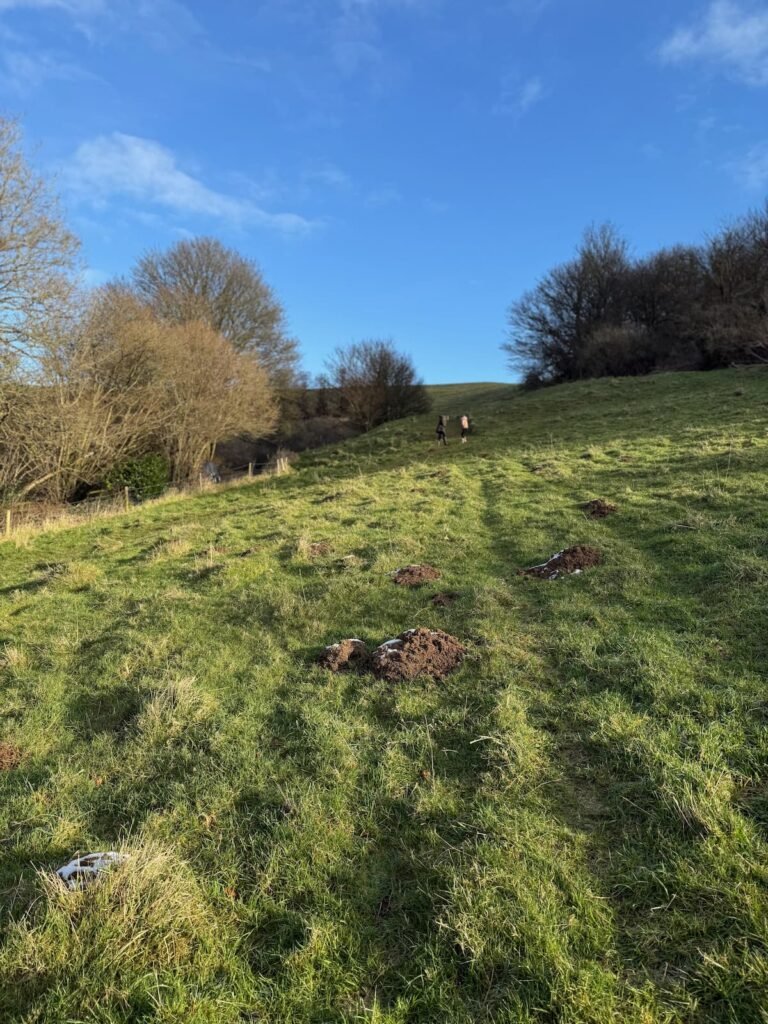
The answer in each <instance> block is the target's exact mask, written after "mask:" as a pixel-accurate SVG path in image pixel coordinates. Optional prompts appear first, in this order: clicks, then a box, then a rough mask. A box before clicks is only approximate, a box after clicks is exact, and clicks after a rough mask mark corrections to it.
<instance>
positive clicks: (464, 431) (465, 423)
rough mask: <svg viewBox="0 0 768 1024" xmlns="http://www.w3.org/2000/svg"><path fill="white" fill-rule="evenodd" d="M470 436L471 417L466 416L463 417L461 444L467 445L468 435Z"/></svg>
mask: <svg viewBox="0 0 768 1024" xmlns="http://www.w3.org/2000/svg"><path fill="white" fill-rule="evenodd" d="M468 434H469V416H467V415H464V416H462V417H461V443H462V444H466V443H467V435H468Z"/></svg>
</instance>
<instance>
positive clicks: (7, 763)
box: [0, 743, 24, 772]
mask: <svg viewBox="0 0 768 1024" xmlns="http://www.w3.org/2000/svg"><path fill="white" fill-rule="evenodd" d="M23 757H24V754H23V752H22V750H21V747H17V746H16V744H15V743H0V772H9V771H10V770H11V769H12V768H18V766H19V765H20V764H21V761H22V758H23Z"/></svg>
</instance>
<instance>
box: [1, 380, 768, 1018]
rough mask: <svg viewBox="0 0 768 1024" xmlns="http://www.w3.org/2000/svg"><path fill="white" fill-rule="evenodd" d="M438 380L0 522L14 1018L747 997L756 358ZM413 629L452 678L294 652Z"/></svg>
mask: <svg viewBox="0 0 768 1024" xmlns="http://www.w3.org/2000/svg"><path fill="white" fill-rule="evenodd" d="M737 392H741V394H737ZM434 394H435V399H436V402H435V415H434V416H432V415H430V416H427V417H423V418H420V419H418V420H413V421H403V422H398V423H394V424H391V425H389V426H388V427H386V428H383V429H381V430H379V431H376V432H374V433H373V434H371V435H366V436H362V437H359V438H356V439H355V440H353V441H351V442H348V443H347V444H344V445H341V446H338V447H336V448H333V449H330V450H328V449H326V450H321V451H318V452H314V453H310V454H307V455H306V456H304V458H303V460H302V462H301V463H300V465H299V466H298V468H297V469H296V470H295V471H294V472H292V473H291V474H290V475H289V476H286V477H284V478H276V479H272V480H270V481H267V482H254V483H253V484H251V485H246V486H241V487H238V488H234V489H231V490H226V491H222V492H216V491H214V490H211V491H207V492H206V493H204V494H200V495H193V496H187V497H185V498H183V499H182V498H175V499H173V500H169V501H166V502H162V503H158V504H153V505H150V506H148V507H145V508H140V509H139V508H137V509H133V510H131V511H129V512H124V513H122V514H120V515H119V516H116V517H113V518H109V519H102V520H99V521H97V522H94V523H91V524H89V525H86V526H79V527H77V528H74V529H63V528H59V529H57V530H56V531H55V532H51V533H42V534H31V533H30V534H29V535H28V536H27V537H26V538H25V544H24V546H22V547H15V546H14V545H8V544H6V545H0V742H6V743H12V744H14V745H15V746H16V747H18V748H19V749H20V750H21V751H23V754H24V756H23V759H22V760H21V761H20V763H18V765H17V766H16V767H13V768H10V769H9V770H6V771H2V772H0V839H1V840H2V842H0V891H2V893H3V898H2V901H1V904H2V909H1V910H0V937H1V941H2V945H0V1020H2V1021H6V1020H8V1021H9V1022H18V1024H21V1022H25V1024H28V1022H33V1021H34V1022H38V1021H39V1022H46V1024H47V1022H56V1024H58V1022H62V1024H64V1022H73V1021H88V1022H91V1021H97V1022H109V1024H117V1022H134V1021H135V1022H139V1021H141V1022H144V1021H162V1022H179V1024H181V1022H184V1024H188V1022H192V1024H202V1022H205V1024H209V1022H210V1024H218V1022H225V1024H226V1022H230V1021H231V1022H233V1024H234V1022H242V1021H248V1020H253V1021H264V1022H267V1021H268V1022H273V1021H306V1022H327V1021H350V1022H352V1021H360V1020H371V1021H377V1022H382V1024H406V1022H407V1024H411V1022H427V1021H429V1022H432V1021H441V1022H442V1021H445V1022H462V1024H463V1022H470V1021H472V1022H474V1021H494V1022H495V1021H500V1022H502V1021H503V1022H515V1024H517V1022H520V1024H523V1022H525V1024H531V1022H542V1024H543V1022H555V1021H557V1022H568V1024H587V1022H589V1024H603V1022H609V1021H616V1022H625V1021H627V1022H636V1024H661V1022H665V1024H666V1022H686V1024H688V1022H696V1024H699V1022H701V1024H704V1022H707V1024H708V1022H717V1024H720V1022H722V1024H726V1022H728V1024H737V1022H738V1024H750V1022H761V1021H762V1022H764V1021H765V1020H766V1019H768V996H766V992H767V991H768V957H767V955H766V946H767V944H768V902H767V900H766V897H767V896H768V877H767V875H768V868H767V867H766V864H768V860H766V852H768V851H767V850H766V830H767V829H768V782H767V781H766V779H767V769H766V765H767V764H768V757H767V756H766V755H767V754H768V703H766V671H765V665H766V645H768V629H767V628H766V627H767V626H768V622H767V619H768V615H767V613H766V608H767V607H768V572H766V570H765V565H766V555H768V549H767V548H766V538H765V524H766V522H768V486H767V485H766V480H767V478H766V472H765V466H766V459H768V429H767V428H768V373H766V372H765V371H763V370H762V369H757V370H744V371H726V372H722V373H716V374H680V375H668V376H660V377H653V378H648V379H642V380H633V381H600V382H584V383H582V384H576V385H571V386H567V387H562V388H556V389H551V390H546V391H542V392H537V393H533V394H523V393H521V392H519V391H518V390H517V389H515V388H511V387H506V386H499V385H466V386H459V385H455V386H449V387H445V388H437V389H434ZM437 412H444V413H446V414H448V415H450V416H451V417H452V419H451V420H450V421H449V440H450V444H449V447H448V448H447V449H446V450H438V448H437V446H436V445H435V442H434V432H433V431H434V422H433V420H436V414H437ZM463 412H468V413H469V414H470V415H471V416H472V418H473V420H474V421H475V424H476V433H475V434H474V435H473V436H472V437H471V439H470V443H469V444H468V445H466V446H462V445H460V444H458V443H457V430H456V418H457V417H458V416H459V415H460V414H461V413H463ZM595 497H602V498H605V499H607V500H608V501H611V502H614V503H615V504H616V505H617V506H618V512H617V513H616V515H614V516H612V517H609V518H607V519H603V520H593V519H590V518H588V517H587V516H586V515H585V513H584V510H583V508H582V504H583V503H584V502H585V501H587V500H589V499H591V498H595ZM577 543H581V544H589V545H593V546H595V547H598V548H600V550H601V551H602V552H603V555H604V563H603V565H602V566H601V567H600V568H598V569H594V570H592V571H590V572H588V573H586V574H584V575H582V576H579V577H571V578H567V579H564V580H560V581H558V582H555V583H546V582H538V581H535V580H532V579H529V578H524V577H520V576H518V575H517V572H518V570H519V569H520V568H523V567H525V566H528V565H533V564H536V563H539V562H542V561H544V560H545V559H546V558H548V557H549V556H550V555H552V554H553V553H555V552H556V551H559V550H561V549H562V548H564V547H566V546H569V545H571V544H577ZM419 561H423V562H427V563H429V564H431V565H434V566H437V567H438V568H440V570H441V571H442V573H443V577H442V579H441V580H440V581H438V582H437V583H435V584H434V585H432V584H430V585H428V586H426V587H424V588H421V589H418V590H413V591H408V590H405V589H403V588H400V587H396V586H394V585H393V584H392V581H391V577H390V573H391V572H392V571H393V570H394V569H397V568H398V567H399V566H402V565H404V564H406V563H411V562H419ZM438 591H451V592H455V593H456V594H458V595H459V596H458V599H457V600H456V602H455V603H454V604H452V605H450V606H449V607H436V606H435V605H433V604H432V602H431V598H432V596H433V595H434V594H435V593H437V592H438ZM417 625H424V626H429V627H436V628H441V629H445V630H447V631H448V632H451V633H453V634H455V635H457V636H459V637H460V638H461V639H462V640H463V641H464V642H465V643H466V644H467V646H468V650H469V655H468V657H467V659H466V661H465V663H464V665H463V667H462V668H461V670H460V671H459V672H458V673H457V674H456V675H454V676H452V677H449V678H448V679H447V680H445V681H444V682H442V683H435V682H430V681H416V682H413V683H409V684H403V685H400V686H397V687H391V686H388V685H387V684H384V683H381V682H377V681H375V680H374V679H372V678H370V677H368V676H365V675H363V676H357V675H341V676H331V675H329V674H328V673H326V672H325V671H323V670H321V669H319V668H318V667H317V666H315V665H314V663H313V662H314V658H315V656H316V654H317V653H318V651H319V650H320V649H321V648H322V647H323V646H324V645H325V644H327V643H330V642H333V641H335V640H339V639H342V638H344V637H348V636H357V637H360V638H361V639H363V640H365V641H366V642H369V643H380V642H381V641H383V640H385V639H387V638H389V637H392V636H395V635H397V634H398V633H400V632H402V631H403V630H404V629H406V628H409V627H412V626H417ZM101 849H124V850H125V851H127V852H129V853H131V854H132V856H131V857H130V859H129V860H128V861H126V863H125V865H124V866H123V867H121V868H120V869H118V870H117V871H116V872H115V873H114V875H113V876H110V877H109V878H107V879H105V881H104V883H103V884H101V885H99V886H98V887H97V888H95V889H93V890H90V891H86V892H85V893H69V892H66V891H64V890H63V889H62V888H60V887H59V886H58V883H56V882H55V880H54V879H53V878H52V875H51V871H52V869H55V868H56V867H58V866H60V865H61V864H63V863H64V862H65V861H67V860H69V859H70V857H71V856H72V855H73V854H74V853H75V852H77V851H81V852H88V851H91V850H101Z"/></svg>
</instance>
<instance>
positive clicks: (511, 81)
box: [493, 75, 546, 117]
mask: <svg viewBox="0 0 768 1024" xmlns="http://www.w3.org/2000/svg"><path fill="white" fill-rule="evenodd" d="M545 96H546V89H545V88H544V82H543V81H542V80H541V78H540V77H539V76H538V75H534V76H533V77H531V78H527V79H525V81H523V82H521V81H520V80H519V79H518V78H517V77H516V76H508V77H506V78H505V79H504V81H503V83H502V89H501V95H500V96H499V98H498V100H497V101H496V104H495V106H494V108H493V112H494V114H501V115H506V116H510V115H511V116H512V117H523V116H524V115H525V114H527V113H528V111H529V110H530V109H531V108H532V107H534V106H535V105H536V104H537V103H539V102H541V100H543V99H544V97H545Z"/></svg>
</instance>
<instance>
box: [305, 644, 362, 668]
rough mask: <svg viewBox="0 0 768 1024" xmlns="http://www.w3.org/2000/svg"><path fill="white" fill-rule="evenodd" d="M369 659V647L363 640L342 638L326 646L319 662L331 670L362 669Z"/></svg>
mask: <svg viewBox="0 0 768 1024" xmlns="http://www.w3.org/2000/svg"><path fill="white" fill-rule="evenodd" d="M368 659H369V654H368V648H367V647H366V645H365V644H364V643H363V641H362V640H342V641H341V642H340V643H338V644H331V646H330V647H326V648H325V650H324V651H323V652H322V653H321V654H320V656H319V658H318V659H317V663H318V665H322V667H323V668H327V669H330V671H331V672H349V671H352V670H360V671H362V670H364V669H365V668H367V666H368Z"/></svg>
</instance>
